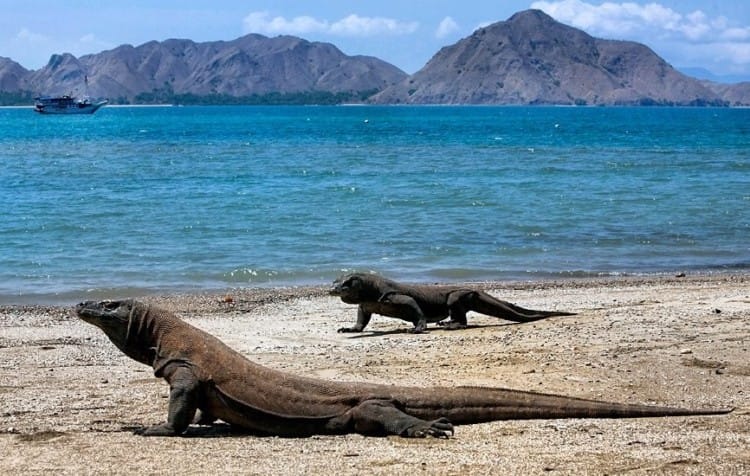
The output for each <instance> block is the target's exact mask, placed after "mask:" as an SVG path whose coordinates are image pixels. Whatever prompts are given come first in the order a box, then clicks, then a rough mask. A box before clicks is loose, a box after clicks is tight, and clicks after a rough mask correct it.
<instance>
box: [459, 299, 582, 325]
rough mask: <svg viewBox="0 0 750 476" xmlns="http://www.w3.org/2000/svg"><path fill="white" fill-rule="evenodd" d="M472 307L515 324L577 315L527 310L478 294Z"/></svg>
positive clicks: (474, 309)
mask: <svg viewBox="0 0 750 476" xmlns="http://www.w3.org/2000/svg"><path fill="white" fill-rule="evenodd" d="M471 307H472V310H473V311H476V312H479V313H481V314H486V315H488V316H493V317H499V318H501V319H507V320H509V321H515V322H530V321H536V320H539V319H544V318H547V317H555V316H574V315H576V313H575V312H564V311H537V310H534V309H526V308H523V307H521V306H517V305H515V304H513V303H511V302H508V301H503V300H500V299H497V298H495V297H493V296H490V295H489V294H486V293H476V296H475V297H474V299H473V302H472V306H471Z"/></svg>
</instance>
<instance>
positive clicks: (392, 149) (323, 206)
mask: <svg viewBox="0 0 750 476" xmlns="http://www.w3.org/2000/svg"><path fill="white" fill-rule="evenodd" d="M0 204H1V205H2V206H1V209H0V303H17V302H61V303H62V302H73V301H76V300H80V299H86V298H96V297H100V296H107V297H112V296H123V295H133V294H140V293H144V292H146V293H148V292H162V291H164V292H173V291H186V292H189V291H204V290H222V289H227V288H235V287H251V286H287V285H300V284H324V283H329V282H330V281H331V280H333V279H334V278H335V277H337V276H338V275H340V274H341V273H344V272H347V271H353V270H360V271H377V272H380V273H383V274H385V275H387V276H390V277H393V278H397V279H402V280H409V281H423V282H450V281H472V280H506V279H522V280H526V279H542V278H557V277H566V276H599V275H621V274H642V273H675V272H692V271H715V270H722V271H732V270H739V271H744V270H747V269H748V268H750V109H734V108H732V109H729V108H727V109H724V108H645V107H644V108H626V107H599V108H592V107H427V106H423V107H406V106H402V107H379V106H378V107H376V106H361V107H353V106H352V107H346V106H338V107H302V106H300V107H296V106H294V107H293V106H288V107H271V106H261V107H244V106H229V107H218V106H217V107H206V106H204V107H198V106H196V107H152V108H145V107H140V108H137V107H105V108H104V109H101V110H100V111H99V112H97V113H96V114H95V115H91V116H42V115H37V114H35V113H34V112H33V111H32V110H31V108H30V107H29V108H21V109H11V108H8V109H0Z"/></svg>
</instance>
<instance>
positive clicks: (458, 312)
mask: <svg viewBox="0 0 750 476" xmlns="http://www.w3.org/2000/svg"><path fill="white" fill-rule="evenodd" d="M330 294H331V295H333V296H339V297H341V300H342V301H344V302H345V303H347V304H358V305H359V308H358V310H357V323H356V324H354V327H342V328H340V329H339V330H338V331H339V332H362V331H363V330H364V329H365V327H367V324H369V323H370V318H372V315H373V314H380V315H381V316H388V317H396V318H398V319H402V320H404V321H407V322H411V323H413V324H414V328H413V329H411V332H414V333H420V332H424V331H425V328H426V327H427V323H428V322H439V323H440V324H441V325H443V326H444V327H445V328H446V329H463V328H465V327H466V313H467V312H469V311H474V312H478V313H480V314H486V315H488V316H494V317H499V318H501V319H507V320H509V321H514V322H531V321H536V320H539V319H544V318H546V317H553V316H573V315H575V313H573V312H558V311H535V310H532V309H524V308H522V307H521V306H516V305H515V304H512V303H509V302H507V301H501V300H500V299H497V298H494V297H492V296H491V295H489V294H487V293H486V292H484V291H476V290H474V289H470V288H466V287H456V286H435V285H410V284H401V283H397V282H396V281H392V280H390V279H386V278H384V277H382V276H378V275H375V274H365V273H353V274H347V275H345V276H342V277H341V278H339V279H337V280H336V281H334V282H333V287H332V288H331V289H330ZM448 317H450V320H448V321H444V322H441V321H443V319H446V318H448Z"/></svg>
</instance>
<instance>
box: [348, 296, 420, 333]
mask: <svg viewBox="0 0 750 476" xmlns="http://www.w3.org/2000/svg"><path fill="white" fill-rule="evenodd" d="M373 313H377V314H382V315H385V316H392V317H396V318H398V319H402V320H404V321H408V322H411V323H412V324H414V328H413V329H410V330H409V332H411V333H414V334H420V333H422V332H424V331H425V329H426V328H427V317H426V316H425V315H424V313H423V312H422V309H421V308H420V307H419V303H417V301H416V300H415V299H414V298H413V297H411V296H408V295H406V294H399V293H386V294H384V295H382V296H381V297H380V299H379V300H378V301H377V302H366V303H361V304H360V305H359V307H358V308H357V323H356V324H355V325H354V327H342V328H340V329H339V330H338V332H362V331H363V330H364V328H365V326H367V324H368V323H369V322H370V318H371V317H372V314H373Z"/></svg>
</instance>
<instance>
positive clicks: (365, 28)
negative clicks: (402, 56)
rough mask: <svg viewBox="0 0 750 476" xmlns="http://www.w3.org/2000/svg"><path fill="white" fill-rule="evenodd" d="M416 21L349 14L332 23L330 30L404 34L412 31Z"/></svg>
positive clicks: (361, 34) (417, 25)
mask: <svg viewBox="0 0 750 476" xmlns="http://www.w3.org/2000/svg"><path fill="white" fill-rule="evenodd" d="M418 27H419V23H417V22H401V21H398V20H393V19H391V18H382V17H361V16H359V15H349V16H348V17H346V18H342V19H341V20H339V21H337V22H335V23H333V24H332V25H331V29H330V32H331V33H334V34H337V35H342V36H375V35H380V34H390V35H406V34H409V33H414V32H415V31H416V30H417V28H418Z"/></svg>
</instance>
